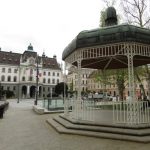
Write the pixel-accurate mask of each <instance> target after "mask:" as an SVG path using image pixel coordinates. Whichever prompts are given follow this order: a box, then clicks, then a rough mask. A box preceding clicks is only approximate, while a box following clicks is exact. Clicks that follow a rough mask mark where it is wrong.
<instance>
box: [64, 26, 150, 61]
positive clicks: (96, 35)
mask: <svg viewBox="0 0 150 150" xmlns="http://www.w3.org/2000/svg"><path fill="white" fill-rule="evenodd" d="M119 42H139V43H144V44H150V30H149V29H146V28H141V27H137V26H133V25H129V24H121V25H114V26H109V27H103V28H98V29H93V30H87V31H82V32H80V33H79V34H78V35H77V36H76V38H75V39H74V40H72V42H71V43H70V44H69V45H68V46H67V47H66V48H65V49H64V51H63V54H62V59H63V60H65V58H66V57H68V56H69V55H70V54H71V53H72V52H74V51H76V50H77V49H78V48H83V47H91V46H96V45H104V44H111V43H119Z"/></svg>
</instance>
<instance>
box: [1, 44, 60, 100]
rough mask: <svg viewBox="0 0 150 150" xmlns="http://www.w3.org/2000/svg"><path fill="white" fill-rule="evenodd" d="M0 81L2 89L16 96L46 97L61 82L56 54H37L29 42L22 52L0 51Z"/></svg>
mask: <svg viewBox="0 0 150 150" xmlns="http://www.w3.org/2000/svg"><path fill="white" fill-rule="evenodd" d="M0 82H1V86H2V89H3V90H8V91H13V93H14V97H15V98H17V97H19V98H35V95H36V92H37V93H38V97H39V98H43V97H47V94H49V93H52V92H53V91H54V87H55V85H56V84H57V83H59V82H62V70H61V67H60V65H59V64H58V62H57V59H56V56H55V55H54V57H53V58H49V57H47V56H45V54H44V53H43V55H42V56H38V54H37V52H35V51H34V50H33V46H32V45H31V44H30V45H29V46H28V48H27V50H25V51H24V53H23V54H20V53H13V52H5V51H0Z"/></svg>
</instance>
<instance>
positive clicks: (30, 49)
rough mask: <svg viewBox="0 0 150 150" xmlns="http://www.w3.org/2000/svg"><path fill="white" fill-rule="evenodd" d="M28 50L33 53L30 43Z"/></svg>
mask: <svg viewBox="0 0 150 150" xmlns="http://www.w3.org/2000/svg"><path fill="white" fill-rule="evenodd" d="M28 50H29V51H33V46H32V45H31V43H30V45H29V46H28Z"/></svg>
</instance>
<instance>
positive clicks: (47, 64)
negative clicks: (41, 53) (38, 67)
mask: <svg viewBox="0 0 150 150" xmlns="http://www.w3.org/2000/svg"><path fill="white" fill-rule="evenodd" d="M42 61H43V68H51V69H61V68H60V66H59V64H58V63H57V60H56V59H55V58H48V57H42Z"/></svg>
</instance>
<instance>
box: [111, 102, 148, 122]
mask: <svg viewBox="0 0 150 150" xmlns="http://www.w3.org/2000/svg"><path fill="white" fill-rule="evenodd" d="M149 117H150V112H149V108H148V102H146V101H133V102H132V101H131V102H114V103H113V122H114V123H127V124H142V123H150V118H149Z"/></svg>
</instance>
